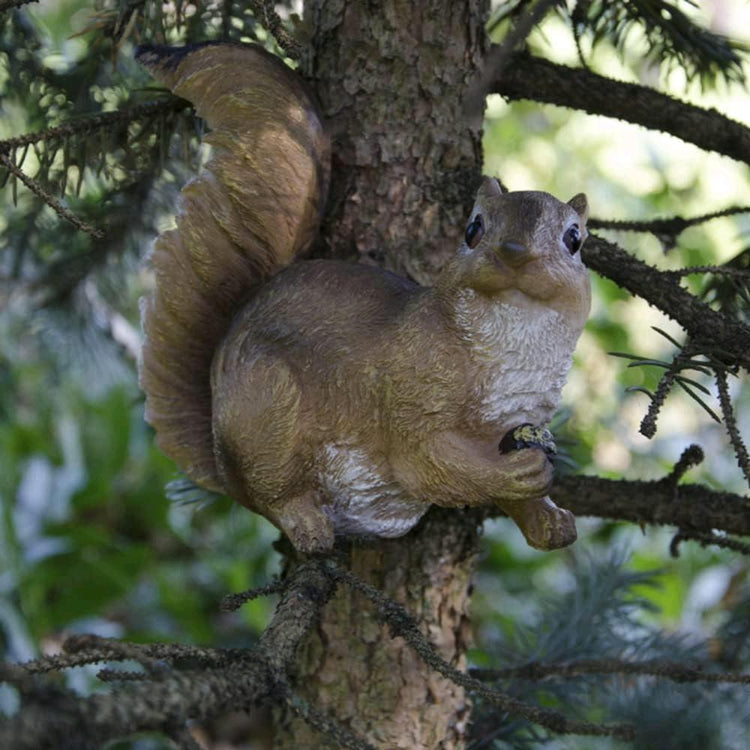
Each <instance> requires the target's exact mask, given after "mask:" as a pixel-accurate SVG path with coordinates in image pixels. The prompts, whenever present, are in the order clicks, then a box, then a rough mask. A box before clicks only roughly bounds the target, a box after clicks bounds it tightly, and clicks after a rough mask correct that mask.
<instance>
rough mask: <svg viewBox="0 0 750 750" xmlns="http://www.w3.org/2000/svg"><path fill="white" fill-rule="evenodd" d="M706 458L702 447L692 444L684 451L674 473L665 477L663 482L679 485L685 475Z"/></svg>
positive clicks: (674, 468)
mask: <svg viewBox="0 0 750 750" xmlns="http://www.w3.org/2000/svg"><path fill="white" fill-rule="evenodd" d="M705 457H706V456H705V454H704V453H703V448H701V447H700V445H696V444H695V443H691V444H690V445H688V447H687V448H685V450H684V451H682V454H681V455H680V458H679V459H678V460H677V463H676V464H675V465H674V467H673V468H672V471H671V472H670V473H669V474H668V475H667V476H666V477H664V479H663V480H662V481H664V482H670V483H671V484H674V485H677V483H678V482H679V481H680V479H682V477H683V476H684V475H685V472H687V471H688V470H689V469H692V468H693V467H694V466H698V464H700V463H701V462H702V461H703V459H704V458H705Z"/></svg>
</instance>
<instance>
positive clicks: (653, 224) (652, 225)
mask: <svg viewBox="0 0 750 750" xmlns="http://www.w3.org/2000/svg"><path fill="white" fill-rule="evenodd" d="M748 212H750V206H729V207H728V208H723V209H721V210H720V211H712V212H711V213H707V214H701V215H700V216H693V217H691V218H689V219H686V218H684V217H682V216H672V217H670V218H668V219H651V220H650V221H618V220H610V219H594V218H592V219H589V220H588V222H587V225H588V226H589V227H590V228H591V229H616V230H618V231H621V232H650V233H651V234H654V235H656V236H657V237H660V238H661V237H665V236H666V237H672V238H674V239H676V238H677V237H679V235H680V234H682V232H684V231H685V230H686V229H687V228H688V227H694V226H696V225H697V224H704V223H705V222H707V221H711V220H712V219H720V218H724V217H726V216H735V215H736V214H744V213H748Z"/></svg>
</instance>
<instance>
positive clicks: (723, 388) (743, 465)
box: [716, 370, 750, 484]
mask: <svg viewBox="0 0 750 750" xmlns="http://www.w3.org/2000/svg"><path fill="white" fill-rule="evenodd" d="M716 385H717V387H718V389H719V404H720V405H721V413H722V415H723V416H724V424H725V425H726V428H727V433H728V434H729V440H730V442H731V443H732V447H733V448H734V455H735V456H736V457H737V464H738V465H739V467H740V469H741V470H742V473H743V474H744V475H745V479H746V480H747V482H748V484H750V456H749V455H748V452H747V447H746V446H745V443H744V442H743V440H742V436H741V435H740V431H739V428H738V427H737V420H736V419H735V416H734V409H733V408H732V400H731V398H730V397H729V385H728V384H727V373H726V371H725V370H717V371H716Z"/></svg>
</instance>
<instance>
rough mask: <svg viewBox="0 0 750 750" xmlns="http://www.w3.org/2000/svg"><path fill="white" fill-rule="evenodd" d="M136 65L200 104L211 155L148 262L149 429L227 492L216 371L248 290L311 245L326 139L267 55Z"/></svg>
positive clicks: (291, 79)
mask: <svg viewBox="0 0 750 750" xmlns="http://www.w3.org/2000/svg"><path fill="white" fill-rule="evenodd" d="M138 60H139V61H140V62H141V63H142V64H143V65H145V66H146V67H147V68H149V70H150V71H151V72H152V73H153V75H154V76H155V77H156V78H157V79H158V80H159V81H160V82H162V83H164V84H166V85H167V86H169V87H170V88H171V89H172V90H173V91H174V93H175V94H178V95H179V96H183V97H185V98H186V99H189V100H190V101H192V102H193V103H194V104H195V108H196V111H197V112H198V114H199V115H200V116H201V117H204V118H205V119H206V121H207V123H208V126H209V127H210V128H211V133H210V134H209V135H208V136H207V137H206V139H205V140H206V142H208V143H210V144H211V145H212V146H213V148H214V151H213V157H212V158H211V160H210V161H209V162H208V164H207V165H206V167H205V169H204V170H203V171H202V172H201V174H200V175H199V176H198V177H197V179H195V180H193V181H192V182H190V183H188V184H187V185H186V186H185V187H184V188H183V191H182V202H181V206H180V211H179V213H178V215H177V228H176V229H173V230H172V231H169V232H166V233H164V234H162V235H161V236H160V237H159V238H158V240H157V241H156V244H155V246H154V250H153V253H152V255H151V263H152V265H153V267H154V269H155V271H156V289H155V291H154V293H153V294H152V295H151V296H150V297H149V298H148V299H146V300H145V301H144V304H143V306H142V319H143V328H144V331H145V333H146V338H145V343H144V347H143V354H142V363H141V368H140V382H141V387H142V388H143V390H144V391H145V392H146V419H147V420H148V421H149V422H150V423H151V424H152V425H153V426H154V427H155V428H156V431H157V435H158V441H159V446H160V447H161V449H162V450H163V451H164V453H166V454H167V455H168V456H170V457H171V458H173V459H174V460H175V461H176V462H177V463H178V464H179V465H180V466H181V467H182V468H183V469H184V470H185V472H186V474H187V475H188V476H189V477H191V478H192V479H193V480H194V481H195V482H196V483H198V484H200V485H202V486H204V487H208V488H211V489H217V490H220V489H221V488H222V486H221V483H220V481H219V478H218V475H217V472H216V463H215V460H214V452H213V435H212V416H211V414H212V409H211V384H210V370H211V361H212V359H213V356H214V352H215V350H216V347H217V346H218V343H219V341H220V339H221V337H222V336H223V335H224V334H225V333H226V331H227V328H228V327H229V324H230V321H231V319H232V316H233V314H234V313H235V312H236V311H237V307H238V305H239V303H240V301H241V300H242V299H243V298H244V297H245V296H246V295H247V294H248V292H249V290H251V289H252V288H253V287H254V286H256V285H257V284H259V283H260V282H262V281H264V280H265V279H267V278H268V277H269V276H270V275H271V274H272V273H274V272H275V271H277V270H278V269H279V268H281V267H283V266H284V265H286V264H288V263H290V262H291V261H292V260H293V259H294V257H295V256H297V255H298V254H300V253H302V252H304V251H305V250H306V249H307V247H308V246H309V245H310V243H311V242H312V240H313V239H314V237H315V234H316V232H317V227H318V223H319V221H320V216H321V213H322V210H323V203H324V201H325V194H326V187H327V182H328V169H329V145H328V139H327V137H326V135H325V133H324V130H323V127H322V125H321V123H320V119H319V117H318V114H317V110H316V108H315V106H314V104H313V103H312V100H311V99H310V96H309V95H308V94H307V92H306V91H305V89H304V87H303V86H302V84H301V82H300V81H299V79H298V78H297V77H296V76H295V75H294V73H293V72H292V71H291V70H289V68H287V67H286V66H285V65H284V64H283V63H282V62H281V61H280V60H278V59H277V58H275V57H274V56H272V55H270V54H269V53H267V52H265V51H264V50H263V49H261V48H260V47H255V46H249V45H229V44H216V45H214V44H208V45H202V46H197V47H195V48H192V49H191V48H184V49H175V48H169V47H143V48H141V49H140V50H139V52H138Z"/></svg>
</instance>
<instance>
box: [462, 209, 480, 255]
mask: <svg viewBox="0 0 750 750" xmlns="http://www.w3.org/2000/svg"><path fill="white" fill-rule="evenodd" d="M482 237H484V222H483V221H482V214H477V215H476V216H475V217H474V221H472V222H471V224H469V226H468V227H466V244H467V245H468V246H469V247H470V248H472V249H473V248H475V247H476V246H477V245H478V244H479V240H481V239H482Z"/></svg>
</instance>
